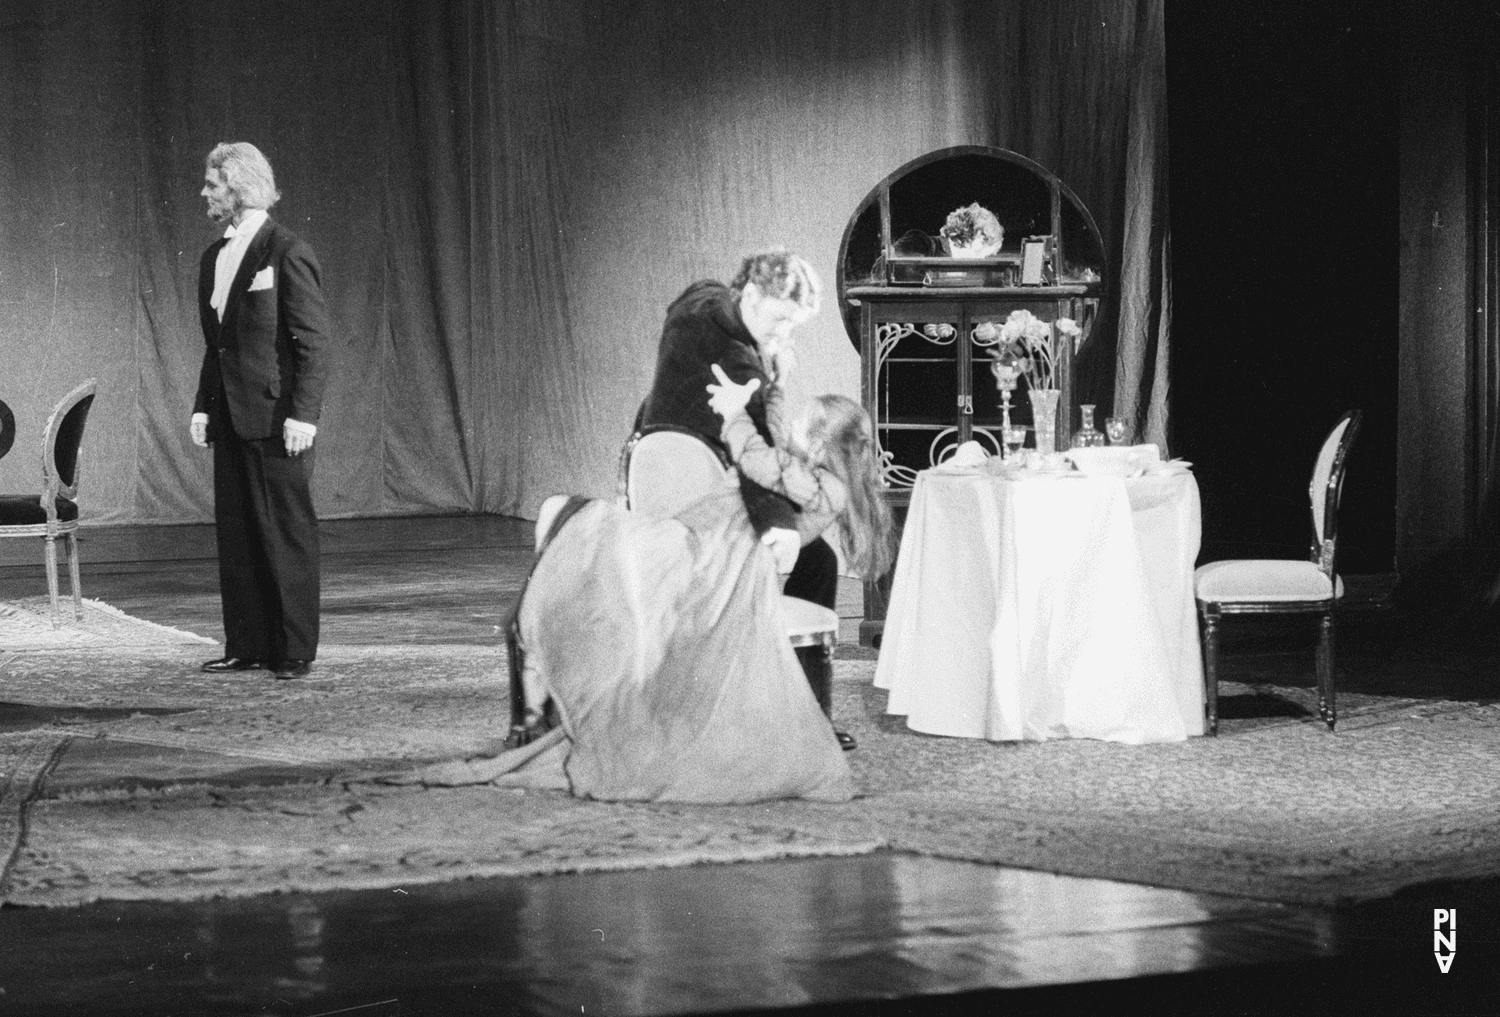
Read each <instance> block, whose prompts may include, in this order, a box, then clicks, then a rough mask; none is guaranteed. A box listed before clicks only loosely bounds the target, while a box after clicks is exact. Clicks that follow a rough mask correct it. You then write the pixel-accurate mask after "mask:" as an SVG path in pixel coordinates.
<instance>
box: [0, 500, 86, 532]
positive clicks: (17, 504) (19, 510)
mask: <svg viewBox="0 0 1500 1017" xmlns="http://www.w3.org/2000/svg"><path fill="white" fill-rule="evenodd" d="M55 508H56V510H57V519H58V520H59V521H60V522H65V523H70V522H72V521H73V520H75V519H77V518H78V503H77V502H71V501H69V500H68V499H66V498H58V499H57V500H56V503H55ZM46 524H47V510H46V509H44V508H42V499H41V498H38V497H37V496H36V495H34V494H0V526H38V525H41V526H45V525H46Z"/></svg>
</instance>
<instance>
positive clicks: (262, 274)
mask: <svg viewBox="0 0 1500 1017" xmlns="http://www.w3.org/2000/svg"><path fill="white" fill-rule="evenodd" d="M275 283H276V280H275V277H274V276H273V275H272V274H271V266H270V265H267V266H266V267H265V268H263V269H261V270H260V271H259V272H257V273H255V278H254V279H251V280H250V292H251V293H254V292H255V291H256V290H268V289H270V288H271V287H272V286H274V285H275Z"/></svg>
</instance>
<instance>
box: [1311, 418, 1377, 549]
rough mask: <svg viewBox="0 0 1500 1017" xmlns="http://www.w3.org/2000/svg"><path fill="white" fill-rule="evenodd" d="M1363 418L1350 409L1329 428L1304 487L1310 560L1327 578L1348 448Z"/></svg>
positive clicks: (1351, 444)
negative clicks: (1309, 523) (1309, 510)
mask: <svg viewBox="0 0 1500 1017" xmlns="http://www.w3.org/2000/svg"><path fill="white" fill-rule="evenodd" d="M1363 416H1364V414H1363V413H1362V412H1361V411H1360V410H1350V411H1349V412H1348V413H1345V414H1344V415H1343V416H1342V417H1340V418H1339V420H1338V422H1337V423H1336V424H1334V425H1333V430H1331V431H1329V432H1328V437H1327V438H1325V439H1324V440H1323V447H1322V448H1321V449H1319V450H1318V458H1317V461H1316V462H1315V463H1313V473H1312V481H1311V482H1310V483H1309V484H1308V486H1307V496H1308V501H1309V503H1310V505H1311V508H1312V524H1313V545H1312V560H1313V561H1315V562H1317V563H1318V568H1320V569H1322V570H1323V572H1324V573H1326V574H1327V575H1329V576H1332V575H1333V574H1334V563H1335V562H1334V560H1335V557H1336V555H1337V550H1338V521H1339V502H1340V501H1342V500H1343V496H1344V473H1345V468H1346V467H1347V465H1348V458H1349V449H1350V448H1351V447H1352V446H1353V445H1354V439H1355V438H1356V437H1357V436H1358V435H1359V425H1360V421H1361V420H1362V419H1363Z"/></svg>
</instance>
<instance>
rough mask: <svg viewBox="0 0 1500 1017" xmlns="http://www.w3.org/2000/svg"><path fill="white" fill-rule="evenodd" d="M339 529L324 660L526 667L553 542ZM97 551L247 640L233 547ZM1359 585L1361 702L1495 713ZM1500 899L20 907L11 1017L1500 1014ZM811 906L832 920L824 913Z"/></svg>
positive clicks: (1055, 891) (106, 584) (1432, 894)
mask: <svg viewBox="0 0 1500 1017" xmlns="http://www.w3.org/2000/svg"><path fill="white" fill-rule="evenodd" d="M322 532H323V556H324V557H323V575H324V592H323V601H324V615H323V642H324V643H325V645H326V644H345V645H361V646H379V645H383V644H390V643H423V642H432V643H449V644H455V643H456V644H466V645H471V646H493V647H494V648H495V650H496V652H497V653H501V652H503V646H502V642H501V639H500V636H499V630H498V626H499V623H500V619H501V618H502V617H503V616H504V614H505V612H506V610H507V609H508V608H509V607H510V605H511V603H512V602H513V600H514V597H515V596H516V595H517V594H518V592H519V590H520V588H521V585H522V583H523V582H524V580H525V576H526V573H527V570H528V568H529V566H530V540H531V526H530V524H529V523H525V522H523V521H520V520H514V519H505V518H499V517H493V516H462V517H433V518H419V519H406V518H403V519H376V520H342V521H330V522H325V523H324V524H323V528H322ZM81 557H82V560H83V576H84V580H83V592H84V595H85V596H87V597H90V598H95V599H98V600H102V601H105V602H107V603H109V604H112V605H114V606H115V607H118V608H120V609H121V610H124V611H126V612H128V613H130V614H132V615H136V616H138V617H142V618H145V619H148V620H150V621H154V622H158V623H161V624H166V625H171V626H173V627H176V628H181V629H187V630H189V631H193V632H197V633H200V634H205V635H210V636H215V637H217V636H218V634H219V633H220V622H219V604H218V585H217V572H216V564H215V561H214V550H213V531H212V527H209V526H175V527H117V528H109V527H98V528H92V529H86V530H85V531H84V538H83V542H82V553H81ZM65 582H66V580H65ZM1352 585H1353V586H1355V587H1357V588H1358V589H1359V590H1360V591H1362V592H1361V593H1360V595H1359V596H1358V597H1357V598H1354V599H1355V600H1356V601H1357V602H1356V603H1352V604H1351V608H1350V611H1349V612H1348V617H1346V619H1345V620H1344V629H1343V632H1344V635H1343V638H1342V639H1341V642H1340V653H1341V659H1342V660H1343V661H1344V668H1343V672H1342V676H1341V689H1345V688H1346V689H1349V690H1351V691H1353V690H1358V691H1367V692H1375V693H1381V694H1393V693H1403V694H1407V695H1429V696H1442V697H1444V698H1474V699H1483V698H1491V699H1493V698H1494V697H1495V695H1496V691H1495V690H1496V682H1495V680H1496V674H1495V672H1494V671H1493V670H1491V671H1489V672H1488V673H1476V669H1475V667H1474V665H1473V661H1474V659H1475V658H1474V657H1473V655H1472V654H1460V653H1455V654H1454V655H1453V657H1452V659H1451V661H1446V658H1445V659H1437V658H1433V659H1430V660H1429V661H1428V663H1429V664H1430V666H1429V667H1427V668H1425V669H1424V672H1423V673H1424V676H1425V677H1424V679H1423V683H1424V684H1423V688H1421V689H1420V690H1417V689H1412V688H1405V689H1402V688H1400V687H1399V686H1400V682H1401V679H1400V677H1399V671H1398V670H1397V669H1392V668H1390V667H1383V666H1381V665H1380V660H1379V659H1377V658H1379V657H1381V656H1382V655H1384V656H1386V657H1388V656H1389V653H1390V652H1391V649H1392V647H1396V646H1398V645H1399V644H1400V643H1401V633H1400V626H1399V623H1398V621H1397V620H1396V619H1394V618H1393V616H1392V615H1391V613H1390V612H1389V611H1388V610H1387V609H1385V608H1383V607H1382V606H1381V605H1380V603H1379V599H1380V598H1379V587H1380V581H1379V580H1378V579H1370V580H1366V581H1364V582H1362V583H1360V582H1355V583H1353V584H1352ZM44 591H45V581H44V579H43V577H42V571H41V568H40V549H39V547H37V546H36V544H34V543H33V542H31V541H4V542H0V601H5V600H10V599H14V598H19V597H23V596H35V595H36V594H37V593H38V592H44ZM840 615H841V617H842V619H843V625H842V630H841V643H842V647H843V648H842V649H841V652H844V653H849V654H859V653H866V654H868V653H872V651H868V650H860V649H858V648H857V646H855V644H856V643H857V628H858V620H859V615H860V592H859V586H858V584H857V583H855V582H854V581H852V580H846V581H845V582H844V584H843V586H842V587H841V591H840ZM1362 634H1363V636H1364V637H1367V638H1362ZM1256 640H1260V642H1257V641H1256ZM1300 640H1301V637H1300V636H1295V635H1287V634H1285V633H1273V634H1271V635H1268V636H1255V637H1242V638H1241V642H1240V644H1239V648H1240V649H1241V650H1242V651H1245V654H1246V656H1245V658H1243V659H1246V660H1248V661H1249V662H1250V664H1249V666H1253V668H1254V669H1255V671H1256V673H1257V675H1258V680H1271V681H1273V682H1274V680H1275V676H1276V675H1277V674H1278V673H1279V674H1282V675H1283V676H1285V677H1286V679H1287V681H1288V682H1289V683H1291V684H1305V675H1303V672H1304V671H1307V670H1308V669H1309V665H1310V661H1309V658H1308V657H1307V652H1306V650H1307V647H1306V645H1304V644H1303V643H1302V642H1301V641H1300ZM1423 645H1424V646H1426V645H1428V644H1423ZM0 650H3V647H0ZM212 655H213V654H212V653H211V652H210V653H206V654H205V659H206V658H207V657H208V656H212ZM4 657H5V654H3V653H0V662H3V660H4ZM1429 657H1431V654H1429ZM1362 661H1363V663H1362ZM1445 661H1446V662H1445ZM3 682H4V671H3V663H0V734H3V733H6V732H13V731H17V730H23V729H25V728H26V727H27V726H28V725H30V726H36V725H43V724H48V723H55V722H57V718H56V717H55V716H52V715H49V714H48V713H47V711H45V710H37V709H36V708H21V707H16V706H13V705H12V706H9V707H7V705H6V704H5V703H4V699H5V697H4V691H3V690H4V685H3ZM127 748H128V747H127ZM97 749H98V751H95V752H93V753H92V755H91V756H90V758H89V759H88V760H86V761H85V760H84V759H83V758H82V757H81V756H80V759H79V761H78V764H77V765H76V766H75V767H73V769H71V770H68V769H67V768H62V769H60V770H59V772H56V773H54V774H53V775H52V778H51V779H53V780H55V781H58V782H62V783H66V782H67V781H70V780H71V781H75V782H88V781H90V780H93V781H106V780H107V779H108V777H109V773H108V770H109V766H110V762H109V760H110V757H109V752H110V751H113V750H112V749H110V748H109V747H108V746H99V747H97ZM124 750H125V749H122V750H121V751H124ZM236 779H238V780H267V781H273V780H276V779H278V775H277V774H276V773H274V772H272V771H271V770H266V771H262V772H259V773H240V774H239V775H238V776H237V777H236ZM1497 890H1500V880H1495V879H1487V880H1473V881H1467V882H1463V883H1448V884H1435V885H1431V886H1425V887H1419V888H1416V889H1413V890H1409V891H1405V892H1403V893H1401V894H1398V895H1397V896H1396V897H1394V898H1390V899H1387V900H1383V901H1378V902H1374V903H1367V904H1363V905H1359V906H1354V907H1343V908H1337V907H1335V908H1309V907H1293V906H1288V905H1283V904H1275V903H1269V902H1263V901H1252V900H1246V899H1242V898H1231V897H1221V896H1215V895H1212V894H1198V893H1189V892H1185V891H1180V890H1169V889H1161V888H1154V887H1148V886H1140V885H1134V884H1126V883H1118V882H1111V881H1108V880H1093V879H1080V878H1074V877H1065V876H1057V875H1052V874H1048V873H1041V872H1030V871H1025V870H1017V869H1005V868H998V867H990V866H980V865H972V864H968V863H960V862H952V861H944V860H940V859H932V858H921V857H917V856H912V855H902V854H895V853H889V852H882V853H877V854H874V855H866V856H861V857H856V858H823V859H811V860H799V861H778V862H760V863H753V864H737V865H717V866H713V865H706V866H697V867H694V868H690V869H675V870H644V871H628V872H618V873H593V874H576V875H562V876H547V877H535V878H529V879H485V880H471V881H463V882H453V883H446V884H437V885H429V886H424V887H413V888H412V889H411V890H409V891H406V890H401V891H396V892H392V891H389V890H380V891H337V892H328V893H318V894H276V895H269V896H261V897H252V898H245V899H238V900H211V901H204V902H200V903H192V904H160V903H152V904H144V903H117V902H105V903H100V904H93V905H88V906H84V907H79V908H66V909H56V910H44V909H19V908H6V909H3V910H0V1011H4V1012H16V1013H48V1014H73V1013H78V1014H84V1013H89V1014H92V1013H141V1014H154V1015H166V1014H188V1013H192V1014H220V1013H225V1014H227V1013H252V1012H253V1013H285V1014H309V1015H310V1014H326V1013H333V1012H355V1013H359V1014H370V1015H384V1014H392V1015H394V1014H417V1013H423V1014H445V1015H446V1014H463V1013H476V1014H489V1013H507V1014H508V1013H517V1014H521V1013H545V1014H572V1013H580V1014H590V1013H630V1014H659V1013H703V1012H729V1011H761V1010H770V1009H785V1008H789V1007H790V1008H801V1009H802V1010H803V1011H827V1012H847V1013H850V1014H863V1013H880V1014H906V1013H917V1012H922V1013H950V1012H957V1011H958V1010H959V1009H961V1008H962V1009H967V1008H969V1007H974V1008H978V1009H984V1010H987V1011H988V1010H998V1009H1000V1008H1001V1007H1004V1008H1006V1009H1007V1010H1015V1009H1019V1010H1021V1011H1022V1012H1028V1011H1031V1010H1037V1011H1041V1010H1047V1011H1054V1010H1057V1009H1058V1008H1064V1009H1068V1008H1078V1007H1085V1008H1092V1009H1108V1010H1111V1011H1113V1010H1117V1009H1123V1008H1125V1007H1128V1006H1133V1005H1136V1004H1143V1005H1150V1006H1153V1007H1156V1008H1157V1009H1163V1008H1164V1009H1167V1010H1176V1011H1184V1012H1188V1011H1191V1012H1197V1011H1200V1010H1202V1011H1215V1012H1303V1011H1305V1010H1312V1009H1314V1008H1319V1007H1328V1006H1337V1007H1339V1009H1340V1010H1343V1009H1349V1008H1353V1007H1360V1008H1363V1009H1367V1010H1370V1011H1372V1012H1405V1013H1424V1012H1432V1013H1437V1012H1447V1013H1455V1012H1474V1013H1480V1012H1493V1008H1492V1006H1491V1004H1490V999H1491V998H1492V997H1490V996H1489V995H1488V993H1489V992H1490V991H1491V990H1493V988H1494V987H1495V982H1494V978H1493V977H1492V976H1491V975H1490V974H1489V972H1488V971H1487V970H1486V968H1487V967H1488V966H1489V963H1490V962H1491V961H1492V959H1493V958H1494V957H1495V955H1496V953H1497V946H1496V942H1497V940H1500V935H1497V930H1500V892H1497ZM809 895H813V898H814V899H816V900H817V901H819V902H821V903H820V904H819V905H818V906H809V905H808V900H809V899H810V898H809ZM1452 907H1458V908H1460V910H1462V911H1463V912H1464V915H1465V929H1466V932H1465V935H1466V939H1465V941H1464V947H1465V950H1464V951H1462V952H1461V953H1462V955H1461V956H1460V957H1459V958H1458V960H1457V962H1456V965H1455V968H1454V971H1453V972H1452V973H1450V974H1449V975H1447V976H1443V975H1441V974H1439V972H1438V969H1437V966H1436V964H1435V962H1434V960H1433V957H1432V948H1431V946H1430V945H1429V944H1430V943H1431V929H1432V918H1433V913H1432V912H1433V909H1434V908H1452ZM605 928H608V929H609V930H610V933H609V934H608V936H606V935H605V933H604V932H603V930H604V929H605ZM1466 964H1467V968H1466V967H1465V965H1466ZM1397 1000H1400V1003H1399V1005H1398V1004H1397Z"/></svg>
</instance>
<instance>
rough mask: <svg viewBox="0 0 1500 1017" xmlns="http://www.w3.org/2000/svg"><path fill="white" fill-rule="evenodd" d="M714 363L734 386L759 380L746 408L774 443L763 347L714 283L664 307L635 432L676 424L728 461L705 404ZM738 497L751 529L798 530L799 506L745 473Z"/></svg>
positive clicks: (728, 294)
mask: <svg viewBox="0 0 1500 1017" xmlns="http://www.w3.org/2000/svg"><path fill="white" fill-rule="evenodd" d="M714 364H718V365H719V367H720V368H722V369H723V371H724V374H725V375H726V376H728V378H729V379H730V380H731V381H733V382H735V383H737V384H741V385H743V384H745V383H746V382H747V381H749V380H750V379H751V378H757V379H759V380H760V388H759V389H757V390H756V391H755V392H754V393H752V394H751V396H750V402H749V404H748V405H746V407H745V411H746V412H747V413H748V414H749V415H750V419H751V420H752V421H753V422H754V423H755V428H756V430H757V431H759V432H760V436H761V437H762V438H764V439H765V441H766V444H768V445H775V444H776V440H775V438H774V436H773V435H772V434H771V431H770V428H769V427H768V426H767V424H766V406H765V393H766V390H767V389H769V388H770V386H771V379H770V377H769V376H767V374H766V370H765V367H764V366H763V364H762V362H761V358H760V347H759V346H758V345H757V343H756V342H755V338H754V337H753V336H752V335H751V334H750V332H749V330H748V329H746V328H745V323H744V321H743V320H742V319H741V318H740V311H739V305H738V302H737V301H736V299H735V297H734V291H733V290H731V289H729V287H727V286H725V285H723V284H722V283H717V282H713V281H711V280H703V281H701V282H695V283H693V284H692V285H691V286H689V287H688V288H687V289H686V290H684V291H683V292H682V294H681V295H680V296H678V297H677V299H676V300H674V301H672V304H671V306H669V307H668V308H667V320H666V324H665V325H664V326H663V327H662V333H661V345H660V347H659V348H658V349H657V355H656V376H655V378H654V380H653V381H652V383H651V392H650V394H649V395H648V396H647V397H646V401H645V402H644V403H643V404H642V405H641V410H640V413H639V414H638V415H637V417H636V429H637V430H640V429H641V428H644V427H651V426H653V425H670V426H672V427H680V428H683V429H685V430H688V431H692V432H694V433H695V434H697V435H698V436H699V437H700V438H702V439H703V440H704V441H706V442H708V443H709V444H710V445H713V446H714V447H716V448H718V449H719V450H720V451H721V452H722V453H723V454H724V456H725V458H728V455H729V449H728V447H727V446H725V444H724V442H723V440H722V439H721V438H720V436H719V425H720V424H721V423H722V421H720V419H719V415H718V414H717V413H715V412H714V411H713V410H712V409H710V408H709V405H708V386H709V385H711V384H713V383H714V382H715V378H714V375H713V365H714ZM740 494H741V496H742V497H743V498H744V502H745V508H746V510H747V511H748V512H749V515H750V522H751V524H752V525H754V527H755V529H756V532H758V533H764V532H765V531H766V529H768V528H770V527H773V526H774V527H782V528H785V529H790V530H795V529H796V528H797V522H796V519H797V514H798V512H799V509H798V508H797V506H796V505H795V504H794V503H793V502H792V501H791V500H790V499H788V498H786V497H785V496H783V495H781V494H778V493H777V492H775V491H771V490H768V489H766V488H764V487H762V486H760V485H759V484H757V483H755V481H753V480H750V479H749V478H747V477H744V476H743V475H742V476H741V477H740Z"/></svg>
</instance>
